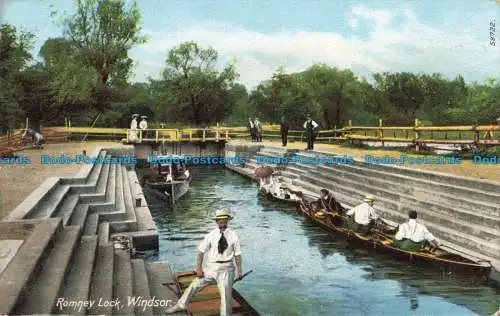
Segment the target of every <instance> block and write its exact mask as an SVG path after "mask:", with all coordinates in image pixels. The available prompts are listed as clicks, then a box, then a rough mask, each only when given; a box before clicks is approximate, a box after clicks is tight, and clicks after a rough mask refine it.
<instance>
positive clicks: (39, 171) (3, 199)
mask: <svg viewBox="0 0 500 316" xmlns="http://www.w3.org/2000/svg"><path fill="white" fill-rule="evenodd" d="M115 146H121V144H120V143H116V142H102V141H100V142H87V143H85V145H82V144H81V143H80V142H70V143H57V144H46V145H44V148H43V149H27V150H23V151H19V152H17V153H16V154H17V155H18V156H19V157H25V158H28V159H29V160H30V162H31V163H29V164H4V163H3V164H0V177H1V178H2V181H0V220H1V219H2V218H4V217H5V216H6V215H7V214H9V213H10V212H11V211H12V210H13V209H14V208H15V207H16V206H17V205H18V204H19V203H21V202H22V201H23V200H24V199H25V198H26V197H27V196H28V195H30V194H31V192H33V191H34V190H35V189H36V188H38V187H39V186H40V185H41V184H42V183H43V182H44V181H45V179H47V178H48V177H68V176H74V175H76V174H77V173H78V171H79V170H80V168H81V167H82V166H83V163H78V164H77V163H73V164H42V163H41V157H42V156H43V155H49V156H59V155H67V156H72V157H75V156H76V155H79V154H81V153H82V151H83V150H84V149H85V150H86V151H87V155H91V154H92V151H93V150H94V149H96V148H98V147H107V148H111V147H115Z"/></svg>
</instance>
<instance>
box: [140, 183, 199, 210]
mask: <svg viewBox="0 0 500 316" xmlns="http://www.w3.org/2000/svg"><path fill="white" fill-rule="evenodd" d="M189 183H190V179H187V180H182V181H171V182H166V181H161V182H150V181H145V189H146V190H147V191H148V192H149V193H151V194H153V195H154V196H155V197H157V198H158V199H160V200H163V201H167V202H169V203H171V204H175V202H177V200H179V199H180V198H181V197H182V196H183V195H184V194H186V193H187V192H188V191H189Z"/></svg>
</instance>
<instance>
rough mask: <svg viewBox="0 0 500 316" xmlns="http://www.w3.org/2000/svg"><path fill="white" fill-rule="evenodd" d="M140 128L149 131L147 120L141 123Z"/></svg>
mask: <svg viewBox="0 0 500 316" xmlns="http://www.w3.org/2000/svg"><path fill="white" fill-rule="evenodd" d="M139 128H140V129H147V128H148V122H146V120H142V121H141V122H140V123H139Z"/></svg>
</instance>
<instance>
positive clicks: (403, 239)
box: [394, 211, 439, 251]
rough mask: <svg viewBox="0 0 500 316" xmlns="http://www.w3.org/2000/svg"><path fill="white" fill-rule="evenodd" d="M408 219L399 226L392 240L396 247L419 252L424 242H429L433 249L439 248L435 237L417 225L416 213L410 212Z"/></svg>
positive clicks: (425, 228) (421, 225)
mask: <svg viewBox="0 0 500 316" xmlns="http://www.w3.org/2000/svg"><path fill="white" fill-rule="evenodd" d="M408 217H409V219H408V222H406V223H403V224H401V225H400V226H399V230H398V232H397V233H396V236H395V240H394V245H395V246H396V247H398V248H399V249H402V250H406V251H420V249H422V247H423V246H424V242H425V241H427V242H429V243H430V244H431V245H432V246H433V247H434V248H437V247H439V243H438V241H437V239H436V237H434V235H432V234H431V233H430V232H429V230H428V229H427V227H425V226H424V225H423V224H420V223H417V212H416V211H410V212H409V213H408Z"/></svg>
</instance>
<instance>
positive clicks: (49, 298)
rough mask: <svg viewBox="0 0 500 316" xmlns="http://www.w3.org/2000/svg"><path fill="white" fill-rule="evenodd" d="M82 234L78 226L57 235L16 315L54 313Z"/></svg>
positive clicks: (69, 227)
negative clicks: (53, 310) (60, 290)
mask: <svg viewBox="0 0 500 316" xmlns="http://www.w3.org/2000/svg"><path fill="white" fill-rule="evenodd" d="M80 234H81V230H80V227H78V226H67V227H65V228H63V230H62V231H61V232H60V233H58V234H57V236H56V237H55V240H54V245H53V247H52V249H51V250H50V253H48V255H47V258H46V259H45V260H44V261H43V262H42V263H41V264H42V268H41V271H40V274H39V275H38V276H37V277H36V279H35V280H34V281H33V283H32V284H31V285H30V286H28V287H27V288H26V290H25V295H24V297H23V301H22V302H21V303H20V304H19V305H18V308H17V309H16V310H15V312H14V313H15V314H25V315H26V314H50V313H52V309H53V307H54V304H55V302H56V300H57V298H58V293H59V289H60V288H61V285H62V284H63V282H64V279H65V277H66V275H67V273H68V271H69V262H70V260H71V258H72V256H73V252H74V250H75V248H76V245H77V242H78V239H79V238H80Z"/></svg>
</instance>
